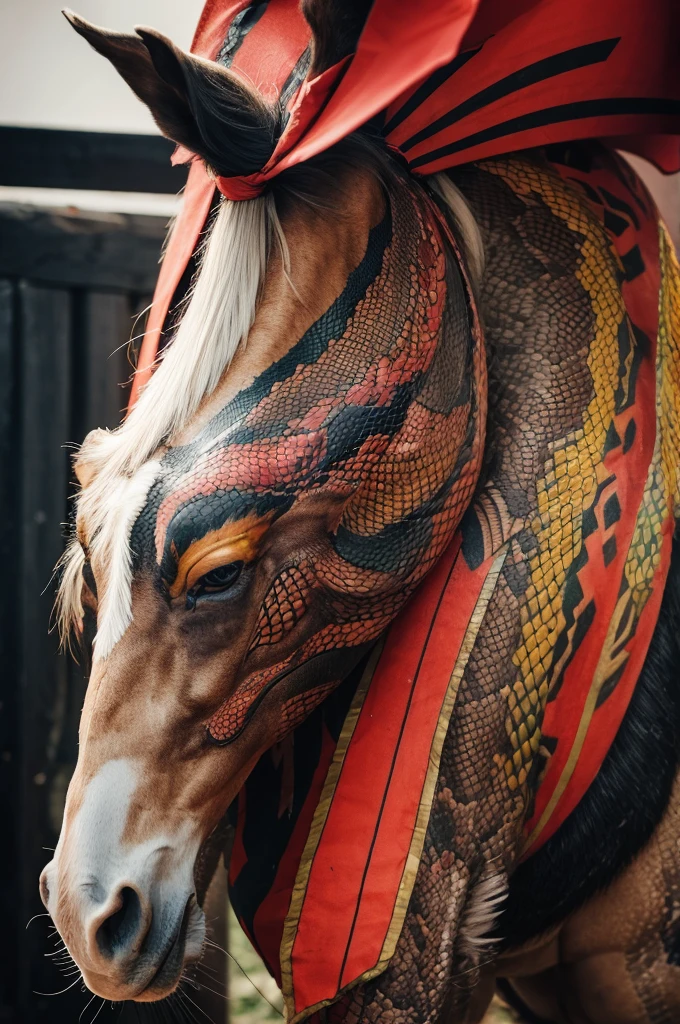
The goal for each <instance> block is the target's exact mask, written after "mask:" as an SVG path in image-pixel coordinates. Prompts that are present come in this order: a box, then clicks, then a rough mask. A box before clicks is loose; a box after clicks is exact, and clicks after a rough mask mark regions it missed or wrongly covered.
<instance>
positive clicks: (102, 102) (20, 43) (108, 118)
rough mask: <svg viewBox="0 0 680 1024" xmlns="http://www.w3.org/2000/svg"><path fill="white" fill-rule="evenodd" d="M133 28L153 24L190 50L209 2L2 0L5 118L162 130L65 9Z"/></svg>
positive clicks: (0, 64) (0, 63)
mask: <svg viewBox="0 0 680 1024" xmlns="http://www.w3.org/2000/svg"><path fill="white" fill-rule="evenodd" d="M69 2H70V3H73V4H74V9H75V10H77V12H78V14H82V16H83V17H84V18H87V19H88V20H89V21H93V22H95V24H97V25H103V26H105V27H106V28H113V29H116V30H118V31H123V32H131V31H132V30H133V28H134V26H135V25H151V26H153V27H154V28H157V29H159V30H160V31H161V32H164V33H165V34H166V35H168V36H170V37H171V39H173V41H174V42H176V43H177V44H178V45H179V46H182V47H184V48H188V47H189V45H190V43H191V38H192V36H193V33H194V28H195V26H196V24H197V22H198V19H199V16H200V13H201V10H202V7H203V0H63V2H60V0H0V124H14V125H31V126H34V127H51V128H82V129H86V130H88V131H107V132H149V133H151V132H156V126H155V125H154V123H153V121H152V120H151V117H150V115H149V114H148V112H147V110H146V108H145V107H144V106H143V105H142V104H141V103H140V102H139V100H138V99H137V98H136V97H135V96H134V95H133V94H132V92H131V91H130V89H129V88H128V86H127V85H126V84H125V82H124V81H123V80H122V78H120V77H119V76H118V74H117V72H116V71H114V70H113V68H112V67H111V66H110V65H109V63H108V61H106V60H105V59H104V58H103V57H100V56H99V54H97V53H95V52H94V50H92V49H90V47H89V46H88V44H87V43H86V42H85V40H84V39H81V38H80V36H78V35H77V34H76V33H75V32H74V31H73V29H72V28H71V27H70V25H69V24H68V22H67V21H66V20H65V18H64V17H63V15H62V14H61V8H62V7H63V6H66V5H67V3H69Z"/></svg>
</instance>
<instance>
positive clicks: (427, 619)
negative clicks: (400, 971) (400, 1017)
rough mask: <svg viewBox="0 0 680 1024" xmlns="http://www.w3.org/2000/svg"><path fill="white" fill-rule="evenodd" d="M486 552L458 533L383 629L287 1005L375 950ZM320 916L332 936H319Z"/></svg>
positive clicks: (354, 972) (374, 958)
mask: <svg viewBox="0 0 680 1024" xmlns="http://www.w3.org/2000/svg"><path fill="white" fill-rule="evenodd" d="M492 561H493V560H492V559H489V560H488V562H485V563H483V565H481V566H480V567H479V568H478V569H476V570H474V571H473V570H470V569H468V567H467V565H466V563H465V560H464V559H463V557H462V556H461V555H460V536H458V538H457V539H456V541H454V542H453V543H452V544H451V545H450V546H449V548H448V549H447V551H446V553H445V554H444V555H443V557H442V558H441V560H440V561H439V563H438V564H437V566H436V568H435V569H433V571H432V572H431V573H430V575H429V576H428V577H427V579H426V581H425V583H424V584H423V585H422V587H421V588H420V590H419V591H418V593H417V594H416V595H415V597H414V598H413V599H412V601H411V602H410V603H409V605H408V607H407V609H406V610H405V611H404V612H402V614H401V615H400V616H399V617H398V618H397V619H396V620H395V622H394V624H393V626H392V627H391V629H390V632H389V635H388V638H387V642H386V645H385V648H384V650H383V652H382V655H381V657H380V661H379V662H378V666H377V668H376V671H375V674H374V676H373V679H372V681H371V685H370V688H369V690H368V694H367V696H366V699H365V701H364V704H363V707H362V709H361V713H360V715H359V719H358V721H357V725H356V728H355V730H354V733H353V735H352V740H351V742H350V745H349V747H348V750H347V754H346V756H345V760H344V763H343V766H342V774H341V782H340V783H339V784H338V786H337V788H336V791H335V795H334V797H333V801H332V803H331V806H330V812H329V814H328V817H327V819H326V823H325V825H324V828H323V839H322V842H321V843H320V844H319V847H318V848H317V852H316V855H315V857H314V861H313V864H312V870H311V874H310V877H309V881H308V884H307V888H306V892H305V900H304V904H303V907H302V912H301V915H300V920H299V924H298V928H297V933H296V938H295V942H294V945H293V951H292V958H291V965H292V972H293V992H294V997H295V1011H296V1013H299V1012H300V1011H302V1010H304V1009H305V1008H306V1007H309V1006H314V1005H316V1004H317V1003H319V1002H321V1001H323V1000H327V999H334V998H335V996H336V994H337V993H338V991H339V989H341V988H342V987H344V986H345V985H347V984H349V983H351V982H352V981H354V980H355V979H356V978H357V977H358V976H360V975H361V974H362V973H363V972H364V971H366V970H367V969H368V968H370V967H371V966H372V965H373V964H375V963H377V962H378V960H379V959H380V954H381V950H382V947H383V943H384V941H385V938H386V935H387V930H388V928H389V925H390V921H391V917H392V912H393V909H394V905H393V904H394V895H395V894H396V892H397V890H398V888H399V884H400V882H401V877H402V874H403V871H404V867H405V865H406V858H407V855H408V851H409V847H410V845H411V839H412V837H413V829H414V824H415V821H416V816H417V813H418V806H419V802H420V799H421V794H422V789H423V784H424V781H425V775H426V772H427V768H428V759H429V752H430V748H431V745H432V741H433V737H434V731H435V727H436V725H437V722H438V719H439V713H440V709H441V706H442V702H443V700H444V696H445V694H446V692H447V689H448V686H449V680H450V678H451V673H452V671H453V667H454V665H455V663H456V660H457V658H458V655H459V653H460V647H461V643H462V640H463V636H464V635H465V631H466V629H467V626H468V623H469V620H470V616H471V614H472V611H473V609H474V607H475V605H476V603H477V599H478V597H479V594H480V591H481V588H482V585H483V583H484V580H485V579H486V577H487V575H488V572H489V569H490V567H491V563H492ZM378 717H379V720H380V728H379V729H376V728H375V722H376V720H377V718H378ZM369 766H370V768H369ZM368 776H370V779H371V784H370V786H367V785H366V779H367V777H368ZM348 822H351V831H352V841H351V842H350V843H348V842H347V835H348V833H347V829H348ZM386 897H388V898H386ZM329 922H332V930H333V937H334V941H332V942H329V941H321V942H320V941H319V937H320V936H327V935H328V928H329Z"/></svg>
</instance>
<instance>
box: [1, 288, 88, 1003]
mask: <svg viewBox="0 0 680 1024" xmlns="http://www.w3.org/2000/svg"><path fill="white" fill-rule="evenodd" d="M19 306H20V322H21V344H20V349H19V367H18V371H19V381H20V385H19V386H20V415H19V453H20V466H21V473H20V481H18V487H19V495H20V510H21V512H20V514H21V531H20V552H21V573H20V578H19V579H18V581H17V582H18V586H17V597H18V609H19V623H18V644H19V660H20V671H19V692H20V717H19V731H20V739H21V745H22V751H21V765H22V784H23V792H22V806H21V814H20V817H19V836H20V848H21V852H22V857H23V861H22V864H21V882H20V892H19V901H18V904H19V907H20V921H19V924H20V925H22V924H24V923H25V922H26V921H28V919H29V917H31V916H32V915H33V914H36V913H39V912H40V911H41V910H42V909H43V908H42V905H41V903H40V901H39V897H38V892H37V877H38V874H39V873H40V870H41V869H42V866H43V865H44V864H45V863H46V861H47V860H49V857H50V853H49V851H47V850H44V849H43V847H54V846H55V844H56V840H57V832H56V829H55V825H56V824H57V822H56V821H55V820H54V819H55V813H54V809H53V807H52V806H51V800H50V795H51V787H52V782H53V776H54V753H55V750H56V747H57V745H58V738H59V730H60V728H61V720H60V719H61V716H62V715H63V706H64V703H65V698H66V686H67V674H66V664H65V659H64V658H63V657H61V656H59V655H58V654H57V640H56V637H55V635H54V634H51V635H50V634H48V633H47V629H46V625H47V623H48V621H49V617H50V610H51V604H52V600H53V590H52V587H51V585H50V577H51V575H52V571H53V568H54V565H55V562H56V561H57V559H58V558H59V555H60V554H61V551H62V546H63V541H62V531H61V523H62V521H63V518H64V511H65V508H66V488H67V469H66V466H67V454H66V451H65V450H64V447H63V445H64V442H65V440H66V439H67V438H68V433H69V420H70V399H71V396H70V379H71V367H70V354H71V299H70V295H69V293H68V292H67V291H65V290H61V289H56V288H42V287H36V286H34V285H31V284H28V283H26V282H21V283H20V284H19ZM47 931H48V929H47V927H46V922H45V921H44V919H41V920H39V921H36V922H35V924H34V925H32V926H31V927H30V928H29V929H28V931H26V932H24V933H22V932H21V931H20V932H19V941H20V943H21V949H20V954H19V970H20V975H19V976H20V993H19V998H20V1001H21V1002H23V1001H27V1002H28V1006H26V1008H25V1015H26V1019H27V1020H32V1021H39V1020H48V1019H52V1018H53V1014H54V1009H55V1007H54V1003H53V1002H52V1001H51V1000H50V999H47V998H44V997H40V996H38V997H34V996H32V993H33V992H34V991H36V990H37V991H42V992H44V991H48V992H49V991H55V990H56V989H57V988H58V987H59V984H58V982H59V976H58V975H56V972H55V971H54V970H53V969H50V967H49V965H50V961H49V960H48V959H46V958H45V957H44V956H43V954H44V953H45V952H47V951H48V950H49V949H51V948H52V944H51V943H50V944H49V945H48V940H47ZM78 995H79V999H78V1001H77V1003H76V1002H74V1000H73V999H68V997H60V1000H63V1002H61V1003H60V1007H59V1010H60V1013H68V1012H69V1011H70V1010H71V1007H73V1008H75V1005H79V1004H80V1003H81V1002H82V996H81V995H80V993H78Z"/></svg>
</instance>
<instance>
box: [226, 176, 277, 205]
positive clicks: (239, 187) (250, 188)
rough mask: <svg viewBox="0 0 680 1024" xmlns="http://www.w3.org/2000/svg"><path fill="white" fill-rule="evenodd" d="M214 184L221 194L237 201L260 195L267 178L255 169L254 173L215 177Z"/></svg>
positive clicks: (265, 185) (255, 197)
mask: <svg viewBox="0 0 680 1024" xmlns="http://www.w3.org/2000/svg"><path fill="white" fill-rule="evenodd" d="M215 184H216V185H217V187H218V189H219V190H220V192H221V193H222V195H223V196H225V197H226V198H227V199H233V200H234V202H237V203H238V202H243V200H245V199H257V197H258V196H261V195H262V193H263V192H264V190H265V188H266V187H267V179H266V178H265V177H264V175H263V174H262V173H261V172H259V171H257V172H256V173H255V174H245V175H236V176H235V177H233V178H222V177H217V178H216V179H215Z"/></svg>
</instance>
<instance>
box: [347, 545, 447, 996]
mask: <svg viewBox="0 0 680 1024" xmlns="http://www.w3.org/2000/svg"><path fill="white" fill-rule="evenodd" d="M459 558H460V551H458V552H457V554H456V556H455V558H454V559H453V562H452V563H451V565H450V566H449V571H448V573H447V576H446V582H445V583H444V586H443V587H442V589H441V593H440V595H439V598H438V600H437V606H436V608H435V610H434V612H433V614H432V618H431V619H430V625H429V627H428V630H427V636H426V637H425V643H424V644H423V649H422V651H421V652H420V658H419V660H418V666H417V668H416V671H415V672H414V674H413V681H412V683H411V689H410V691H409V695H408V701H407V703H406V707H405V709H404V715H403V718H402V721H401V727H400V729H399V737H398V739H397V742H396V743H395V745H394V752H393V754H392V763H391V764H390V770H389V773H388V775H387V780H386V782H385V788H384V790H383V795H382V800H381V801H380V810H379V811H378V817H377V820H376V824H375V828H374V830H373V836H372V837H371V845H370V847H369V849H368V856H367V857H366V863H365V865H364V871H363V875H362V877H361V885H360V886H359V892H358V895H357V901H356V906H355V908H354V916H353V918H352V925H351V927H350V930H349V936H348V938H347V943H346V945H345V952H344V954H343V957H342V963H341V965H340V972H339V974H338V991H340V989H341V987H342V976H343V974H344V973H345V966H346V964H347V957H348V956H349V951H350V949H351V946H352V939H353V938H354V929H355V928H356V923H357V917H358V916H359V908H360V906H361V898H362V895H363V891H364V886H365V884H366V878H367V876H368V872H369V869H370V867H371V860H372V857H373V850H374V848H375V844H376V842H377V839H378V832H379V831H380V824H381V822H382V816H383V812H384V810H385V804H386V802H387V795H388V793H389V791H390V783H391V781H392V775H393V774H394V768H395V765H396V763H397V757H398V755H399V750H400V747H401V739H402V736H403V735H404V729H405V728H406V721H407V719H408V715H409V711H410V710H411V704H412V702H413V695H414V693H415V691H416V686H417V685H418V679H419V676H420V670H421V668H422V667H423V661H424V660H425V655H426V654H427V650H428V647H429V646H430V640H431V638H432V632H433V630H434V627H435V623H436V621H437V616H438V615H439V609H440V608H441V606H442V601H443V600H444V597H445V595H446V591H447V589H448V586H449V583H450V582H451V577H452V575H453V571H454V569H455V568H456V565H457V564H458V559H459ZM341 774H342V769H341Z"/></svg>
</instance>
